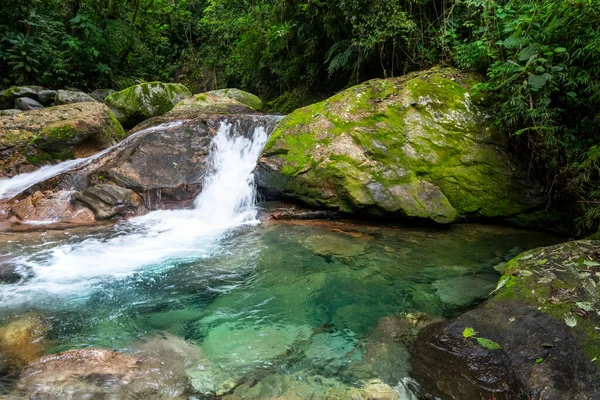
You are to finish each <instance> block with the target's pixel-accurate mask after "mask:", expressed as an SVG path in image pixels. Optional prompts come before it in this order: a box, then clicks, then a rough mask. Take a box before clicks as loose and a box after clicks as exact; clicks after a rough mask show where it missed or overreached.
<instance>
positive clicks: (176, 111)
mask: <svg viewBox="0 0 600 400" xmlns="http://www.w3.org/2000/svg"><path fill="white" fill-rule="evenodd" d="M214 114H217V115H236V114H256V111H255V110H254V109H252V108H250V107H249V106H247V105H245V104H242V103H240V102H239V101H237V100H234V99H231V98H229V97H223V96H215V95H212V94H210V93H201V94H197V95H195V96H193V97H190V98H187V99H185V100H182V101H181V102H179V103H177V105H175V107H174V108H173V109H172V110H171V111H169V112H168V113H166V114H162V115H159V116H157V117H154V118H151V119H148V120H146V121H144V122H142V123H140V124H138V125H137V126H135V127H134V128H133V129H132V130H131V131H132V132H137V131H140V130H142V129H146V128H149V127H151V126H156V125H159V124H163V123H166V122H171V121H180V120H187V119H194V118H198V117H200V116H210V115H214Z"/></svg>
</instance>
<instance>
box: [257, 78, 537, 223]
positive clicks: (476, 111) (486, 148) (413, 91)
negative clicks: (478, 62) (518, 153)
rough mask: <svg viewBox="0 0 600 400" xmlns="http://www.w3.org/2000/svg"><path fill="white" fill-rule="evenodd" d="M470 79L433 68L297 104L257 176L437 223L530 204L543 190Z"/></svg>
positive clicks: (357, 207) (284, 192)
mask: <svg viewBox="0 0 600 400" xmlns="http://www.w3.org/2000/svg"><path fill="white" fill-rule="evenodd" d="M475 82H477V76H476V75H472V74H466V73H461V72H459V71H456V70H454V69H447V68H446V69H440V68H434V69H432V70H429V71H425V72H421V73H415V74H411V75H408V76H406V77H403V78H396V79H386V80H382V79H375V80H371V81H368V82H365V83H363V84H361V85H358V86H355V87H352V88H350V89H348V90H345V91H343V92H341V93H339V94H337V95H335V96H333V97H331V98H329V99H327V100H325V101H323V102H321V103H317V104H313V105H311V106H308V107H305V108H302V109H299V110H296V111H295V112H293V113H292V114H290V115H288V116H287V117H286V118H285V119H284V120H283V121H282V122H281V123H280V124H279V126H278V127H277V129H276V130H275V132H274V133H273V134H272V135H271V137H270V139H269V141H268V143H267V145H266V147H265V150H264V152H263V155H262V157H261V160H260V166H259V177H258V178H259V185H260V186H262V187H263V188H264V189H265V190H266V192H268V193H272V194H275V195H279V196H287V197H294V198H297V199H299V200H302V201H304V202H306V203H308V204H311V205H314V206H325V207H329V208H335V209H339V210H342V211H346V212H360V213H369V214H397V215H404V216H409V217H418V218H428V219H431V220H434V221H437V222H441V223H447V222H451V221H453V220H455V219H456V218H457V217H458V216H459V215H462V216H474V217H503V216H510V215H515V214H519V213H521V212H523V211H525V210H528V209H532V208H535V207H536V206H538V205H539V204H541V198H540V197H539V189H538V187H537V186H536V185H534V184H532V183H531V182H529V181H528V180H527V179H525V178H523V177H522V176H520V175H519V174H518V171H517V168H516V166H515V165H514V163H513V162H511V160H510V159H509V157H508V154H507V151H506V143H505V140H504V138H503V136H502V135H500V134H498V132H496V131H495V130H494V129H493V128H491V125H490V122H489V118H488V116H487V115H486V113H485V110H483V109H481V108H479V106H477V105H475V104H474V103H473V102H472V101H471V98H470V90H471V88H472V86H473V84H474V83H475Z"/></svg>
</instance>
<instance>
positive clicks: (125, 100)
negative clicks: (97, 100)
mask: <svg viewBox="0 0 600 400" xmlns="http://www.w3.org/2000/svg"><path fill="white" fill-rule="evenodd" d="M191 95H192V93H191V92H190V91H189V90H188V88H186V87H185V86H183V85H180V84H176V83H162V82H149V83H142V84H140V85H135V86H131V87H129V88H127V89H125V90H122V91H120V92H117V93H113V94H111V95H109V96H107V97H106V98H105V103H106V104H107V105H108V106H109V107H110V108H111V110H112V111H113V112H114V113H115V115H116V116H117V119H118V120H119V121H120V122H121V123H122V124H123V125H124V126H126V127H128V128H132V127H134V126H135V125H137V124H139V123H140V122H142V121H144V120H147V119H149V118H152V117H156V116H158V115H162V114H164V113H166V112H169V111H171V110H172V109H173V107H174V106H175V105H176V104H177V103H179V102H180V101H182V100H183V99H186V98H188V97H190V96H191Z"/></svg>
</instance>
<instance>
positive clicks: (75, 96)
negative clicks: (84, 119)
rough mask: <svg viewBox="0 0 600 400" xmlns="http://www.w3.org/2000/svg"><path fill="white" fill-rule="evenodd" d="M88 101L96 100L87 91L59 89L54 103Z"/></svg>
mask: <svg viewBox="0 0 600 400" xmlns="http://www.w3.org/2000/svg"><path fill="white" fill-rule="evenodd" d="M88 101H96V100H94V98H93V97H92V96H90V95H89V94H87V93H83V92H77V91H74V90H58V91H56V96H55V97H54V103H56V104H57V105H60V104H72V103H85V102H88Z"/></svg>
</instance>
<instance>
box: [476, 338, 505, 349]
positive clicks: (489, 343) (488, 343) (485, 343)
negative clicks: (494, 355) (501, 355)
mask: <svg viewBox="0 0 600 400" xmlns="http://www.w3.org/2000/svg"><path fill="white" fill-rule="evenodd" d="M476 339H477V343H479V345H480V346H482V347H485V348H486V349H488V350H500V349H501V348H502V346H500V345H499V344H498V343H496V342H494V341H493V340H490V339H485V338H480V337H478V338H476Z"/></svg>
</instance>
